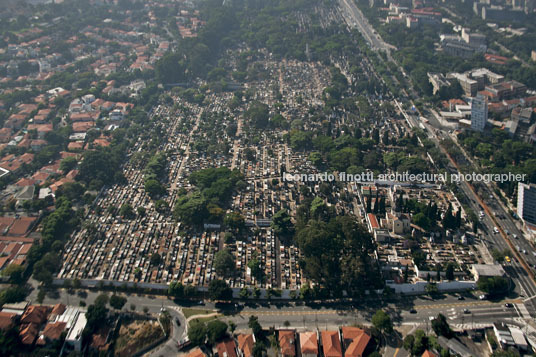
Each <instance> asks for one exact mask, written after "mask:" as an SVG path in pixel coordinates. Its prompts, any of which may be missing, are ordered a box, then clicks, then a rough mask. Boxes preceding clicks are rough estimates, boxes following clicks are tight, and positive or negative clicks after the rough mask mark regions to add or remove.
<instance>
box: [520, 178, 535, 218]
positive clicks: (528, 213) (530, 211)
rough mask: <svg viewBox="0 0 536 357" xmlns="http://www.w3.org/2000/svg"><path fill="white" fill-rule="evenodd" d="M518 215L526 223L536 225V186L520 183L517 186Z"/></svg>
mask: <svg viewBox="0 0 536 357" xmlns="http://www.w3.org/2000/svg"><path fill="white" fill-rule="evenodd" d="M517 214H518V215H519V217H521V219H522V220H523V221H525V222H528V223H531V224H536V185H535V184H530V185H527V184H524V183H522V182H520V183H519V184H518V186H517Z"/></svg>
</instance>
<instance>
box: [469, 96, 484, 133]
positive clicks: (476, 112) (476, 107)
mask: <svg viewBox="0 0 536 357" xmlns="http://www.w3.org/2000/svg"><path fill="white" fill-rule="evenodd" d="M487 121H488V102H487V100H486V98H485V97H484V96H483V95H480V94H478V95H477V96H476V97H474V98H473V100H472V101H471V128H472V129H473V130H478V131H482V130H484V128H485V127H486V122H487Z"/></svg>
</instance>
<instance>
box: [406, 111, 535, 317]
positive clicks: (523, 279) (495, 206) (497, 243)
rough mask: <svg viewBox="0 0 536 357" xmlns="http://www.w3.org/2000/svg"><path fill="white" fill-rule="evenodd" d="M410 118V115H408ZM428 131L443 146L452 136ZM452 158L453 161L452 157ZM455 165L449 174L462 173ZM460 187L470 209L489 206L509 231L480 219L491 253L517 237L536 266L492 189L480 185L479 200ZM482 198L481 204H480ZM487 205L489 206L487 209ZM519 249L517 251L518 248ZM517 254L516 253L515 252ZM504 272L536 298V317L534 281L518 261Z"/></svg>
mask: <svg viewBox="0 0 536 357" xmlns="http://www.w3.org/2000/svg"><path fill="white" fill-rule="evenodd" d="M406 115H407V114H406ZM408 119H409V120H410V121H411V122H415V121H417V120H418V119H417V118H416V117H415V116H412V115H408ZM425 128H426V129H427V130H426V131H425V132H427V133H428V138H429V139H430V140H432V141H433V142H434V143H435V144H436V146H438V147H439V146H440V142H439V141H440V140H441V139H447V138H449V139H450V137H449V136H448V134H447V133H446V132H444V131H441V130H439V131H437V135H434V134H433V132H434V130H433V129H431V128H430V126H429V125H428V124H425ZM449 159H450V158H449ZM455 165H456V164H455V163H454V162H453V161H450V164H449V167H448V168H447V169H448V170H449V172H450V173H459V170H458V169H457V167H456V166H455ZM458 187H459V188H460V190H461V191H462V192H463V194H464V195H465V197H466V198H467V199H466V203H467V204H468V205H469V207H470V208H471V209H472V210H473V211H474V212H475V213H477V214H478V213H479V212H480V211H485V210H486V207H487V208H488V213H489V212H491V214H492V215H493V216H494V217H495V219H496V220H497V222H499V225H500V227H501V228H502V230H503V231H505V232H506V231H508V235H509V236H508V237H506V236H502V235H501V233H495V232H494V228H495V227H496V224H495V222H494V221H493V219H492V218H491V217H490V216H489V214H485V215H484V216H483V217H482V218H481V219H480V222H479V223H480V228H481V230H482V237H483V238H482V239H483V242H484V243H485V244H486V246H487V247H488V248H489V250H491V249H493V248H497V249H499V250H501V251H504V250H511V247H510V245H509V244H508V241H507V240H508V239H510V237H512V236H513V235H514V234H515V235H516V236H517V237H518V238H517V239H515V243H516V244H514V245H516V246H519V247H520V248H519V251H518V255H521V254H523V253H521V251H523V250H526V251H527V254H526V255H524V256H523V258H524V259H526V261H527V262H528V263H529V264H532V265H534V264H535V258H536V257H535V256H534V255H533V254H532V252H534V248H532V246H531V245H530V243H529V242H528V241H527V240H525V239H524V238H523V234H522V232H521V231H520V230H519V229H518V228H517V226H516V225H515V223H514V222H513V221H512V218H511V217H510V215H509V213H508V212H506V211H505V210H504V208H503V207H502V205H500V204H499V203H498V198H497V197H496V196H495V195H494V194H493V193H492V192H491V191H490V190H489V188H488V187H487V186H486V185H484V184H480V185H479V187H480V189H481V191H480V196H481V197H482V198H480V197H477V195H476V194H475V192H474V191H473V190H472V189H471V186H470V185H469V183H468V182H466V181H462V182H460V183H459V184H458ZM481 199H482V201H481ZM484 206H486V207H484ZM516 250H517V248H516ZM512 253H514V252H512ZM504 267H505V271H506V272H507V273H508V275H509V276H510V277H511V278H512V279H513V281H514V283H515V285H516V289H517V291H518V292H519V293H520V295H521V296H523V297H525V298H531V297H535V298H534V299H526V300H525V305H526V308H527V310H528V312H529V314H530V315H531V316H536V305H535V300H536V285H535V284H534V281H533V280H532V278H531V277H530V276H529V275H528V273H527V271H526V270H525V269H524V268H523V267H522V265H521V264H519V262H518V261H516V260H515V259H513V260H512V262H511V263H506V264H505V266H504Z"/></svg>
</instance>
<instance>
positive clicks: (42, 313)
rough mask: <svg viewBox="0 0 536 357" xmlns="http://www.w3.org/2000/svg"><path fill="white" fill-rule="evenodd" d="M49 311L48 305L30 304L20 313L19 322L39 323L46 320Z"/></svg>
mask: <svg viewBox="0 0 536 357" xmlns="http://www.w3.org/2000/svg"><path fill="white" fill-rule="evenodd" d="M49 311H50V307H49V306H38V305H30V306H29V307H28V308H27V309H26V311H24V314H22V317H21V318H20V322H21V323H23V324H28V323H34V324H38V325H40V324H42V323H43V322H45V321H46V320H47V316H48V313H49Z"/></svg>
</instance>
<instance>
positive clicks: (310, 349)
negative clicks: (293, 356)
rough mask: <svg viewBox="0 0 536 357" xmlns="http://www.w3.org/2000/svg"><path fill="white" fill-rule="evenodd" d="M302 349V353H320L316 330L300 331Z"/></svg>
mask: <svg viewBox="0 0 536 357" xmlns="http://www.w3.org/2000/svg"><path fill="white" fill-rule="evenodd" d="M300 350H301V354H302V355H304V354H314V355H318V338H317V336H316V332H302V333H300Z"/></svg>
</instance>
